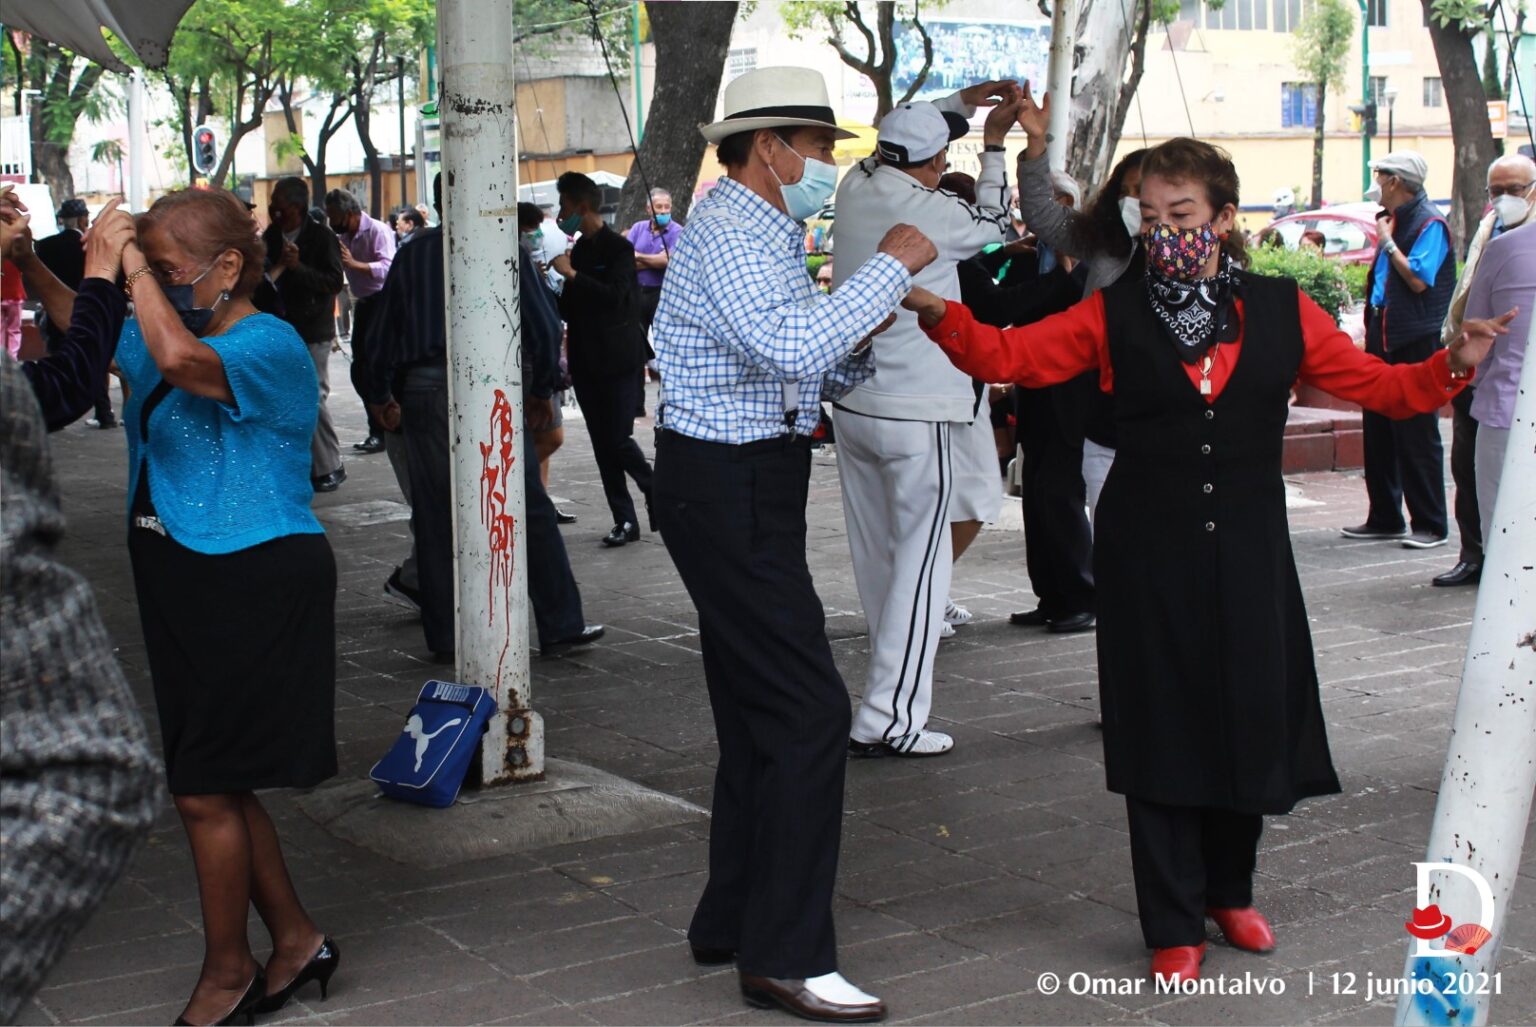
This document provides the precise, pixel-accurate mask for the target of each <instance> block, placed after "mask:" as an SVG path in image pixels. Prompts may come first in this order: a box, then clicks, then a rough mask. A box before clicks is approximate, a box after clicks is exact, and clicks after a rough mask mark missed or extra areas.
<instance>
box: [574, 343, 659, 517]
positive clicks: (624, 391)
mask: <svg viewBox="0 0 1536 1027" xmlns="http://www.w3.org/2000/svg"><path fill="white" fill-rule="evenodd" d="M571 384H572V385H573V386H574V387H575V389H576V402H578V403H580V404H581V416H582V417H583V418H585V419H586V422H587V434H588V435H590V436H591V438H592V456H593V458H594V459H596V460H597V473H598V475H599V476H600V477H601V478H602V480H603V495H604V496H605V497H606V498H607V500H608V509H609V512H611V513H612V514H613V523H614V524H639V523H640V519H639V518H638V517H636V516H635V501H634V500H633V499H631V498H630V497H629V486H628V484H627V483H626V482H625V480H624V476H625V475H626V474H627V475H628V476H629V477H631V478H633V479H634V480H635V486H636V487H637V488H639V490H640V493H641V495H643V496H645V497H647V498H649V496H650V494H651V465H650V464H649V463H648V462H647V461H646V459H645V454H644V453H642V452H641V451H640V446H639V445H638V444H637V443H636V442H635V438H634V436H635V408H636V406H637V404H639V402H640V395H641V394H640V382H639V380H638V379H637V378H636V377H635V375H633V374H631V373H629V372H625V373H624V374H620V375H616V376H613V377H608V378H591V377H587V376H586V375H583V376H581V377H579V378H575V379H573V380H572V382H571Z"/></svg>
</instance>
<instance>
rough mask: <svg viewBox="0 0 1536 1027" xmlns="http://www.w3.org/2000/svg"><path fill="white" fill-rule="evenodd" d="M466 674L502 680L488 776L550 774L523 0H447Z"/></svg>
mask: <svg viewBox="0 0 1536 1027" xmlns="http://www.w3.org/2000/svg"><path fill="white" fill-rule="evenodd" d="M437 11H438V13H437V18H438V22H437V24H438V33H439V35H440V37H441V44H442V46H441V52H442V84H443V85H442V103H441V104H440V118H441V123H442V175H443V228H444V231H445V233H446V239H445V245H446V260H445V261H444V264H445V273H446V275H447V298H448V373H449V380H448V400H449V406H450V411H449V428H450V432H451V434H450V444H451V447H452V467H453V498H454V502H453V514H454V517H453V520H454V547H455V548H454V554H455V569H456V572H457V573H456V593H457V610H458V618H457V619H458V674H459V681H461V682H463V683H465V684H471V685H484V686H486V687H487V688H491V689H492V690H493V691H494V693H495V695H496V700H497V713H496V715H495V717H493V718H492V720H491V725H490V728H489V729H488V730H487V732H486V735H485V740H484V744H483V757H482V762H481V779H482V781H483V782H484V783H486V784H492V783H496V782H502V781H512V780H530V779H533V778H537V777H540V776H541V775H542V774H543V773H544V724H543V721H542V720H541V719H540V718H539V716H538V714H536V713H534V712H533V711H532V710H531V709H530V708H529V707H530V705H531V696H530V693H529V675H528V585H527V571H526V566H525V563H524V560H525V553H526V547H525V544H524V532H523V511H524V498H523V439H522V432H523V392H522V353H521V346H520V344H519V336H520V334H521V333H520V329H521V325H520V322H519V315H518V300H517V259H518V250H517V145H516V133H515V114H514V109H513V108H514V103H515V98H516V93H515V90H514V86H513V80H512V4H511V3H509V2H507V0H440V2H439V3H438V8H437Z"/></svg>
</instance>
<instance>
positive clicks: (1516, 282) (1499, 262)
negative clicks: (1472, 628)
mask: <svg viewBox="0 0 1536 1027" xmlns="http://www.w3.org/2000/svg"><path fill="white" fill-rule="evenodd" d="M1532 304H1536V221H1527V222H1526V223H1525V224H1523V225H1521V226H1520V227H1519V228H1515V229H1511V230H1510V231H1508V232H1505V233H1504V234H1503V235H1501V236H1499V237H1498V238H1497V239H1494V240H1493V241H1492V242H1490V243H1489V244H1488V245H1487V247H1485V248H1484V250H1483V256H1482V259H1481V260H1480V261H1479V262H1478V266H1477V277H1476V278H1474V279H1473V280H1472V290H1471V292H1469V293H1468V294H1467V313H1466V321H1475V320H1479V319H1482V318H1493V317H1499V316H1501V315H1503V314H1505V313H1506V312H1508V311H1509V310H1511V309H1513V308H1518V309H1519V313H1517V314H1516V315H1515V318H1514V320H1513V321H1511V322H1509V324H1508V326H1507V328H1508V334H1507V335H1500V336H1499V337H1498V339H1497V340H1496V341H1495V342H1494V344H1493V349H1491V350H1489V351H1488V356H1487V357H1485V358H1484V359H1483V362H1482V363H1481V364H1479V365H1478V367H1477V377H1476V379H1475V380H1476V382H1477V395H1475V396H1473V397H1472V416H1473V417H1474V418H1476V419H1477V456H1476V467H1475V476H1476V478H1477V510H1478V513H1479V515H1481V517H1482V521H1483V525H1482V527H1483V542H1484V544H1485V545H1486V544H1487V543H1489V542H1491V541H1492V540H1493V535H1492V534H1490V532H1489V525H1490V523H1491V522H1492V520H1493V501H1494V497H1496V496H1497V495H1498V494H1499V476H1500V475H1501V474H1502V473H1503V471H1504V454H1505V452H1506V451H1507V450H1508V449H1509V429H1510V427H1511V426H1512V425H1513V424H1514V419H1515V393H1516V392H1517V391H1518V390H1519V386H1520V369H1521V368H1522V367H1523V366H1524V364H1525V350H1526V345H1527V343H1528V342H1529V340H1530V337H1531V306H1532ZM1466 321H1463V324H1464V325H1465V324H1466Z"/></svg>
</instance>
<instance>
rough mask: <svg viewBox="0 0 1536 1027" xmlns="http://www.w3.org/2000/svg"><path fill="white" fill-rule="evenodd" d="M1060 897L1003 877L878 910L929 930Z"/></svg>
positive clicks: (919, 895) (913, 897)
mask: <svg viewBox="0 0 1536 1027" xmlns="http://www.w3.org/2000/svg"><path fill="white" fill-rule="evenodd" d="M1058 894H1059V893H1058V892H1056V891H1054V890H1053V889H1051V888H1049V887H1048V886H1046V885H1043V884H1040V883H1039V882H1037V881H1027V880H1023V879H1021V878H1017V877H1007V876H1000V877H996V878H992V879H990V880H986V881H978V882H975V883H973V884H962V885H957V886H956V887H953V888H942V889H941V888H930V889H929V890H925V891H920V892H918V893H916V894H912V895H907V896H904V897H900V898H895V899H890V900H888V901H885V902H881V903H878V904H876V908H878V909H879V910H880V912H882V913H886V914H888V915H890V916H894V917H896V918H898V919H900V920H905V921H907V922H908V923H911V924H918V925H920V926H922V927H923V928H924V929H926V930H936V929H938V928H941V927H947V926H951V925H954V924H959V923H965V922H966V921H969V920H980V919H985V918H987V917H991V916H996V915H998V914H1000V913H1008V912H1012V911H1014V910H1020V909H1028V908H1032V907H1035V906H1040V905H1044V904H1045V903H1047V902H1049V901H1051V900H1052V899H1053V898H1056V897H1057V895H1058Z"/></svg>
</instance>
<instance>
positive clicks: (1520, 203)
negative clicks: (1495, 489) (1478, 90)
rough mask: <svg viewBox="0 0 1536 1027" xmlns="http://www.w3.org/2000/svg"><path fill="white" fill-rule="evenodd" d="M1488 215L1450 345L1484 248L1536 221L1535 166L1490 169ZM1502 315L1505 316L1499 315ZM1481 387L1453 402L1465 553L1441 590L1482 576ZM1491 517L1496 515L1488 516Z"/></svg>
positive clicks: (1514, 159)
mask: <svg viewBox="0 0 1536 1027" xmlns="http://www.w3.org/2000/svg"><path fill="white" fill-rule="evenodd" d="M1488 202H1489V204H1490V206H1489V209H1488V213H1487V214H1486V215H1484V217H1483V220H1482V221H1481V222H1480V223H1479V224H1478V226H1477V231H1476V232H1475V233H1473V236H1472V244H1471V246H1470V248H1468V250H1467V262H1466V265H1465V266H1464V267H1463V268H1462V272H1461V280H1460V281H1459V282H1457V283H1456V291H1455V292H1454V293H1453V294H1452V295H1451V309H1450V311H1449V312H1448V313H1447V314H1446V315H1445V324H1444V325H1443V326H1442V327H1441V329H1440V341H1441V342H1443V343H1444V344H1445V345H1447V346H1449V345H1450V344H1451V342H1452V341H1453V340H1454V339H1455V338H1456V336H1457V335H1459V334H1461V321H1462V318H1463V317H1464V316H1465V315H1466V310H1467V297H1468V295H1469V294H1470V293H1471V291H1472V280H1473V277H1474V276H1475V275H1476V274H1477V269H1478V266H1479V265H1480V264H1481V263H1482V257H1483V252H1484V249H1485V248H1486V247H1487V245H1488V243H1490V242H1491V241H1493V240H1494V239H1497V238H1498V237H1499V236H1500V235H1503V234H1504V233H1505V232H1508V231H1509V230H1510V229H1513V228H1518V227H1520V226H1522V225H1526V224H1530V223H1532V222H1536V216H1533V215H1536V161H1532V160H1531V158H1529V157H1527V156H1525V155H1524V154H1519V153H1511V154H1509V155H1507V156H1504V157H1500V158H1499V159H1498V160H1496V161H1494V162H1493V163H1492V164H1490V165H1489V166H1488ZM1501 313H1502V311H1501ZM1476 395H1477V388H1476V385H1474V386H1473V387H1471V388H1467V389H1463V390H1462V391H1461V392H1460V393H1459V394H1458V395H1457V396H1456V398H1455V399H1453V400H1451V409H1452V410H1453V411H1454V416H1453V418H1452V421H1451V478H1452V479H1453V480H1454V481H1455V482H1456V503H1455V514H1456V526H1457V527H1458V528H1459V529H1460V531H1461V554H1460V555H1459V557H1458V558H1457V560H1456V566H1454V567H1452V568H1451V569H1450V570H1449V571H1446V572H1445V573H1444V574H1441V575H1439V576H1438V577H1436V578H1434V579H1433V580H1432V582H1431V584H1434V585H1437V586H1439V587H1441V588H1450V587H1455V586H1457V585H1475V584H1477V583H1478V581H1479V580H1480V579H1481V578H1482V575H1483V535H1482V525H1481V516H1480V512H1479V509H1478V498H1477V497H1478V482H1477V474H1476V471H1475V469H1474V464H1475V456H1474V454H1475V453H1476V452H1477V445H1478V443H1477V428H1478V423H1477V419H1476V418H1475V417H1474V416H1473V412H1472V405H1473V403H1474V402H1475V397H1476ZM1487 512H1488V513H1492V512H1493V511H1491V510H1490V511H1487Z"/></svg>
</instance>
